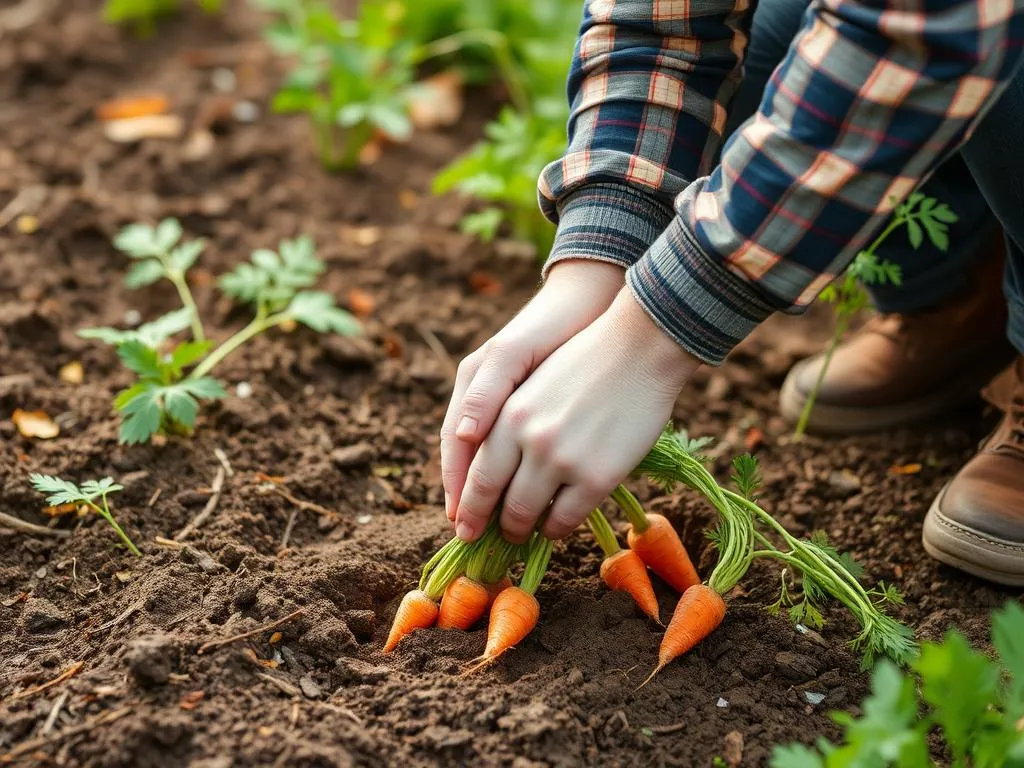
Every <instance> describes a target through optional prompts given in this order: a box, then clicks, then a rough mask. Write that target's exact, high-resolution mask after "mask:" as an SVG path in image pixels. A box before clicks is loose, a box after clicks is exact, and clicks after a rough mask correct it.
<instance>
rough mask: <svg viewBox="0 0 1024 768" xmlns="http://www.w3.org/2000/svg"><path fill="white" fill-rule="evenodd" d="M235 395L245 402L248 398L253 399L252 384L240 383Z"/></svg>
mask: <svg viewBox="0 0 1024 768" xmlns="http://www.w3.org/2000/svg"><path fill="white" fill-rule="evenodd" d="M235 394H236V395H238V396H239V397H240V398H242V399H243V400H245V399H246V398H247V397H252V384H250V383H249V382H248V381H240V382H238V384H236V385H235Z"/></svg>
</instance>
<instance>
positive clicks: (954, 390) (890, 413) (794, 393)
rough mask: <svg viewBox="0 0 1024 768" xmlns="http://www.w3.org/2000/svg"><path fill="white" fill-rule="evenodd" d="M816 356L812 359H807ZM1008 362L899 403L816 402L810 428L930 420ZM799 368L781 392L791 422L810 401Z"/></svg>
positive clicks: (838, 430) (847, 430)
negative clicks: (802, 388)
mask: <svg viewBox="0 0 1024 768" xmlns="http://www.w3.org/2000/svg"><path fill="white" fill-rule="evenodd" d="M815 359H816V358H813V357H812V358H809V359H808V361H807V362H811V361H813V360H815ZM1005 365H1006V364H1005V362H1001V363H1000V364H999V366H997V367H993V368H992V369H991V370H990V369H989V368H987V367H980V368H979V369H978V370H976V371H974V372H972V373H968V374H964V375H963V376H961V377H960V378H958V379H956V380H955V381H953V383H952V384H950V385H949V386H948V387H946V388H945V389H943V390H940V391H938V392H934V393H932V394H930V395H928V396H927V397H921V398H917V399H916V400H908V401H906V402H903V403H897V404H895V405H882V406H871V407H865V406H857V407H844V406H839V405H827V404H824V403H815V405H814V409H813V410H812V411H811V418H810V420H809V421H808V424H807V431H808V432H812V433H814V434H818V435H832V436H840V435H856V434H864V433H866V432H881V431H884V430H887V429H894V428H896V427H905V426H908V425H910V424H917V423H920V422H922V421H928V420H929V419H932V418H934V417H936V416H938V415H940V414H942V413H944V412H946V411H949V410H950V409H951V408H955V407H957V406H960V405H963V404H964V403H966V402H969V401H970V400H971V398H973V397H976V396H977V395H978V392H979V391H980V390H981V388H982V387H984V386H985V385H986V384H988V382H989V381H991V380H992V377H993V376H995V375H996V374H998V373H999V371H1001V370H1002V369H1003V368H1004V367H1005ZM796 371H797V368H794V369H793V370H792V371H791V372H790V374H789V375H788V376H787V377H786V380H785V382H783V384H782V390H781V391H780V392H779V412H780V413H781V415H782V418H783V419H785V420H786V421H787V422H789V423H790V424H796V423H797V422H798V421H799V420H800V414H801V413H802V412H803V409H804V405H805V404H806V403H807V394H806V393H804V392H801V391H800V390H799V389H798V388H797V384H796V378H797V377H796V376H795V375H794V374H795V373H796Z"/></svg>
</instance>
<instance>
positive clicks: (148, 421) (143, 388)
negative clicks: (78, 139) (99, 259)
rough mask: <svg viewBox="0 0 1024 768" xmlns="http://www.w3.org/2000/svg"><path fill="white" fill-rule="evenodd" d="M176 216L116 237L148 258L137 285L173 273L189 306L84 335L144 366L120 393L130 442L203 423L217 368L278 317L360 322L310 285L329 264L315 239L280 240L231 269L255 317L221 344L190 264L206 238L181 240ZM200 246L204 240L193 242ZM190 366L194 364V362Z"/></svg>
mask: <svg viewBox="0 0 1024 768" xmlns="http://www.w3.org/2000/svg"><path fill="white" fill-rule="evenodd" d="M180 235H181V228H180V226H179V225H178V224H177V222H175V221H173V220H168V221H164V222H161V224H160V225H159V226H158V227H156V228H153V227H146V226H143V225H137V224H136V225H131V226H130V227H128V228H126V229H125V230H124V231H122V233H121V234H120V235H119V236H118V238H117V243H118V245H119V247H121V248H122V249H124V250H128V249H129V248H131V250H130V251H129V252H130V253H132V252H134V253H135V254H137V255H136V256H135V258H138V259H141V261H140V262H139V263H138V264H137V265H136V266H135V267H134V268H133V270H132V271H131V272H130V273H129V284H130V285H145V284H147V283H151V282H155V281H156V280H159V279H160V278H163V277H166V278H167V279H168V280H170V281H171V282H172V283H174V285H175V286H176V287H177V288H178V293H179V296H180V297H181V299H182V303H183V304H185V306H184V307H183V308H181V309H179V310H175V311H173V312H170V313H168V314H167V315H164V316H163V317H161V318H159V319H158V320H155V321H153V322H151V323H147V324H145V325H142V326H140V327H139V328H138V329H136V330H134V331H122V330H118V329H116V328H87V329H84V330H82V331H80V332H79V335H80V336H82V337H83V338H87V339H96V340H99V341H102V342H105V343H107V344H111V345H113V346H114V347H116V349H117V354H118V357H119V358H120V359H121V361H122V363H123V364H124V365H125V367H126V368H128V369H129V370H131V371H132V372H133V373H135V375H136V377H137V378H136V381H135V383H134V384H132V386H130V387H128V388H127V389H125V390H123V391H122V392H120V393H119V394H118V395H117V398H116V399H115V400H114V407H115V409H116V410H117V411H118V412H119V413H120V414H121V417H122V418H121V431H120V441H121V442H122V443H127V444H129V445H131V444H135V443H144V442H147V441H148V440H149V439H150V438H152V436H153V435H155V434H158V433H163V434H180V435H189V434H191V433H192V430H193V428H194V427H195V423H196V418H197V416H198V413H199V405H200V401H203V400H215V399H218V398H222V397H224V396H226V394H227V393H226V391H225V390H224V388H223V387H222V386H221V384H220V383H219V382H218V381H217V380H216V379H214V378H213V377H212V376H211V375H210V374H211V373H212V372H213V369H214V368H215V367H216V366H217V365H218V364H219V363H220V362H221V361H223V360H224V358H226V357H227V356H228V355H230V354H231V353H232V352H234V351H235V350H236V349H238V348H239V347H241V346H242V345H243V344H245V343H246V342H247V341H249V340H251V339H252V338H254V337H255V336H257V335H259V334H261V333H263V332H265V331H267V330H269V329H271V328H275V327H278V326H282V325H288V324H291V323H296V322H298V323H302V324H303V325H306V326H308V327H310V328H312V329H313V330H314V331H318V332H320V333H325V332H333V333H339V334H343V335H353V334H355V333H358V332H359V323H358V321H357V320H356V319H355V318H354V317H352V315H350V314H349V313H348V312H346V311H345V310H343V309H340V308H339V307H337V306H335V303H334V299H333V297H332V296H331V295H330V294H328V293H323V292H320V291H309V290H302V289H304V288H308V287H310V286H312V285H314V284H315V283H316V280H317V278H318V277H319V276H320V274H321V273H322V272H323V271H324V264H323V262H322V261H320V260H319V259H318V258H317V257H316V250H315V246H314V243H313V240H312V238H310V237H308V236H302V237H298V238H296V239H294V240H282V241H281V243H280V246H279V250H278V251H277V252H275V251H271V250H268V249H259V250H257V251H255V252H254V253H253V254H252V261H251V262H247V263H242V264H239V265H238V266H237V267H236V268H235V269H234V270H233V271H231V272H229V273H228V274H226V275H223V276H222V277H221V278H220V280H219V283H218V284H219V287H220V289H221V290H222V291H223V293H224V294H225V295H227V296H228V297H230V298H232V299H235V300H236V301H239V302H242V303H246V304H251V305H253V307H254V317H253V319H252V320H251V321H250V322H249V324H248V325H246V326H245V327H244V328H242V329H241V330H240V331H238V332H237V333H235V334H234V335H233V336H231V337H230V338H228V339H227V340H226V341H224V342H223V343H222V344H220V345H219V346H217V347H216V348H214V345H213V342H211V341H208V340H206V339H205V338H204V337H203V336H202V334H203V327H202V323H201V321H200V318H199V314H198V310H197V309H196V306H195V302H194V301H193V300H192V296H191V292H190V291H189V288H188V282H187V280H186V277H185V273H186V271H187V270H188V268H189V267H191V266H192V264H194V263H195V260H196V258H197V257H198V255H199V252H200V250H201V241H194V242H193V243H187V244H185V245H183V246H178V247H176V248H174V247H173V246H174V244H175V243H176V242H177V240H178V239H179V238H180ZM197 242H199V243H200V246H199V247H196V246H195V243H197ZM186 328H191V329H192V333H193V338H192V340H191V341H180V342H177V343H174V344H173V345H170V348H168V343H169V342H170V340H171V338H172V337H174V336H175V335H177V334H179V333H181V332H182V331H184V330H185V329H186ZM189 369H191V370H189Z"/></svg>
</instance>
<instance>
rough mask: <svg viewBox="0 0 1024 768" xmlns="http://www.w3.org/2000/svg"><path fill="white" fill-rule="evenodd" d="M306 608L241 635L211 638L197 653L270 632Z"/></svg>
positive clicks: (297, 615)
mask: <svg viewBox="0 0 1024 768" xmlns="http://www.w3.org/2000/svg"><path fill="white" fill-rule="evenodd" d="M304 610H305V609H303V608H299V609H297V610H294V611H292V612H291V613H289V614H288V615H287V616H285V617H283V618H280V619H278V620H277V621H272V622H270V623H269V624H264V625H263V626H261V627H257V628H256V629H252V630H249V631H248V632H243V633H242V634H240V635H232V636H231V637H225V638H224V639H223V640H211V641H210V642H208V643H203V644H202V645H201V646H199V650H197V651H196V653H197V654H199V655H202V654H204V653H206V652H207V651H209V650H211V649H212V648H220V647H221V646H222V645H228V644H230V643H234V642H237V641H238V640H247V639H248V638H250V637H254V636H255V635H259V634H262V633H263V632H268V631H270V630H271V629H277V628H278V627H280V626H281V625H282V624H287V623H288V622H289V621H292V620H293V619H296V618H298V617H299V616H301V615H302V614H303V612H304Z"/></svg>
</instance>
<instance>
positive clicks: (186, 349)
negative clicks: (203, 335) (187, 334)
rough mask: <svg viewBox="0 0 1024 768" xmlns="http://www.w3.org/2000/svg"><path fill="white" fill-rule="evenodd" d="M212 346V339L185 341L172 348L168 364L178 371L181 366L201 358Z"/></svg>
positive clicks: (183, 366)
mask: <svg viewBox="0 0 1024 768" xmlns="http://www.w3.org/2000/svg"><path fill="white" fill-rule="evenodd" d="M212 347H213V342H212V341H186V342H183V343H181V344H179V345H178V346H176V347H175V348H174V351H173V352H171V357H170V360H169V361H168V364H169V365H170V366H171V368H173V369H174V370H175V371H178V372H179V373H180V371H181V369H182V368H185V367H187V366H189V365H192V364H193V363H195V362H197V361H198V360H201V359H202V358H203V357H204V356H205V355H206V353H207V352H209V351H210V349H211V348H212Z"/></svg>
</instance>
